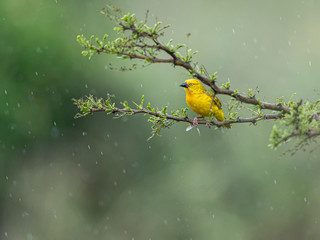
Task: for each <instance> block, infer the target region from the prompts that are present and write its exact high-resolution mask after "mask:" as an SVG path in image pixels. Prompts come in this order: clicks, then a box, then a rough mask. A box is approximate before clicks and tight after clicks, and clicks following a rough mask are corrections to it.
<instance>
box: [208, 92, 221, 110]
mask: <svg viewBox="0 0 320 240" xmlns="http://www.w3.org/2000/svg"><path fill="white" fill-rule="evenodd" d="M205 93H206V95H208V96H210V97H211V98H212V97H213V93H212V92H211V91H210V90H206V92H205ZM213 103H214V104H216V105H217V106H218V107H220V108H221V106H222V104H221V102H220V100H219V99H218V98H217V97H216V96H215V97H214V99H213Z"/></svg>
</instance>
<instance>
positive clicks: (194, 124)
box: [192, 117, 198, 127]
mask: <svg viewBox="0 0 320 240" xmlns="http://www.w3.org/2000/svg"><path fill="white" fill-rule="evenodd" d="M192 126H193V127H198V118H197V117H195V118H194V119H193V121H192Z"/></svg>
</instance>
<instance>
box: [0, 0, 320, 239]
mask: <svg viewBox="0 0 320 240" xmlns="http://www.w3.org/2000/svg"><path fill="white" fill-rule="evenodd" d="M106 4H112V5H116V6H118V7H120V8H121V9H122V10H123V12H125V13H126V12H134V13H136V15H137V17H138V18H140V19H144V16H145V12H146V11H147V10H148V9H149V10H150V14H149V19H150V23H152V22H153V21H154V19H156V18H158V19H159V20H161V21H163V22H164V24H168V23H170V24H172V27H171V28H170V29H169V30H168V32H167V35H166V38H165V39H169V38H173V39H174V41H175V43H182V42H187V43H188V46H189V47H190V48H192V49H193V50H199V54H197V55H196V57H195V61H197V62H199V64H204V65H205V66H206V68H207V70H208V71H209V72H210V73H213V72H215V71H218V73H219V75H218V84H219V85H220V84H222V83H224V82H226V81H228V79H229V80H230V81H231V85H232V87H233V88H238V89H239V91H240V92H246V91H247V90H248V88H252V89H254V90H255V91H256V92H257V91H259V93H258V94H259V97H261V98H262V99H264V100H267V101H275V99H276V98H277V97H281V96H284V97H285V100H288V99H289V97H290V96H291V94H292V93H294V92H296V93H297V97H296V99H300V98H301V99H305V100H311V101H312V100H315V99H317V98H319V74H320V67H319V64H320V57H319V56H320V45H319V39H320V15H319V12H320V3H319V2H318V1H313V0H305V1H301V0H299V1H289V0H284V1H276V0H271V1H254V0H246V1H236V0H233V1H221V0H220V1H218V0H214V1H209V0H200V1H189V0H188V1H182V0H177V1H169V0H162V1H158V0H148V1H147V0H136V1H129V0H126V1H124V0H123V1H116V0H114V1H102V0H95V1H94V0H92V1H75V0H73V1H72V0H71V1H64V0H49V1H48V0H33V1H19V0H16V1H12V0H2V1H0V29H1V31H0V56H1V60H0V61H1V63H0V171H1V175H0V176H1V178H0V190H1V191H0V239H15V240H16V239H27V240H30V239H47V240H50V239H128V240H138V239H146V240H149V239H152V240H157V239H167V240H170V239H187V240H190V239H192V240H195V239H201V240H203V239H204V240H206V239H232V240H236V239H246V240H248V239H282V240H283V239H291V240H292V239H320V227H319V221H320V215H319V213H320V187H319V182H320V174H319V170H320V161H319V160H320V159H319V148H318V147H317V145H313V146H311V147H310V148H308V150H307V151H306V152H303V151H300V152H298V153H297V154H295V155H294V156H291V155H290V154H285V155H284V154H283V153H285V152H286V150H288V149H290V148H292V147H293V143H289V144H288V146H284V147H281V148H280V150H278V151H273V150H270V149H269V148H268V147H267V145H268V138H269V133H270V131H271V128H272V125H273V122H259V123H258V125H257V126H249V125H245V124H241V125H240V124H238V125H234V126H233V128H232V130H230V131H229V130H223V129H221V130H214V129H210V130H209V129H207V128H205V127H201V128H200V130H201V136H199V135H198V133H197V132H196V131H195V130H194V131H190V132H186V131H185V128H186V127H187V125H186V124H184V123H178V124H175V125H174V126H173V127H172V128H171V129H169V130H164V131H163V132H162V136H161V137H155V138H154V139H152V140H151V141H146V139H148V137H149V136H150V132H151V130H150V124H149V123H147V121H146V120H147V117H146V116H133V117H130V118H124V119H120V120H115V119H112V117H111V116H110V115H106V114H103V113H98V114H94V115H92V116H88V117H86V118H81V119H76V120H75V119H74V115H75V113H76V111H77V109H76V107H75V106H74V105H73V104H72V101H71V99H72V98H80V97H83V96H85V95H89V94H94V95H95V96H97V97H105V96H106V94H107V93H108V92H109V93H113V94H115V95H116V99H117V101H120V100H124V99H125V100H128V101H129V102H132V101H136V102H138V101H139V99H140V97H141V95H142V94H144V95H145V99H146V101H150V102H151V103H152V105H153V106H155V107H161V106H164V105H168V106H169V108H170V109H171V110H174V109H180V108H182V107H186V103H185V100H184V98H185V92H184V91H183V89H181V88H180V87H178V85H179V84H180V83H182V82H183V81H184V80H185V79H186V75H185V74H186V73H185V71H183V70H182V69H179V68H172V67H171V66H169V65H165V64H163V65H161V64H159V65H154V66H150V67H147V68H139V69H138V70H136V71H131V72H120V71H114V70H110V67H109V64H110V63H111V64H112V65H114V66H120V65H121V64H123V62H121V61H119V60H117V59H116V58H115V57H113V56H104V55H99V56H95V57H93V59H92V60H90V61H89V60H88V59H87V58H85V57H83V56H82V55H81V54H80V52H81V51H82V49H81V47H80V46H79V45H78V44H77V42H76V36H77V35H78V34H85V35H86V36H90V35H91V34H94V35H96V36H103V34H104V33H109V34H110V33H112V29H113V27H114V26H113V25H112V23H110V22H109V21H108V19H107V18H106V17H105V16H103V15H101V14H99V13H98V10H100V9H101V8H103V7H105V5H106ZM188 33H191V37H189V38H187V34H188ZM111 36H114V35H113V34H111ZM132 63H134V62H132ZM125 64H128V63H125ZM129 64H131V63H130V62H129ZM221 99H222V101H223V102H224V103H225V105H227V104H228V102H229V99H228V98H227V97H225V96H221ZM189 116H190V117H194V116H195V115H194V114H193V113H191V111H190V112H189Z"/></svg>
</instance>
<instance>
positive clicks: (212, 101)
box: [180, 79, 231, 128]
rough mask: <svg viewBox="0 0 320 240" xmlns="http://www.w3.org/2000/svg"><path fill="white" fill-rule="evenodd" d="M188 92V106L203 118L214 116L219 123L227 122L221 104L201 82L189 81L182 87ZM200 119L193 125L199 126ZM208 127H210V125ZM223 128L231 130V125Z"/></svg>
mask: <svg viewBox="0 0 320 240" xmlns="http://www.w3.org/2000/svg"><path fill="white" fill-rule="evenodd" d="M180 87H184V89H185V90H186V102H187V104H188V106H189V107H190V108H191V109H192V111H194V112H195V113H197V114H199V115H200V116H201V118H204V117H208V116H214V117H215V119H217V121H219V122H223V121H225V120H226V118H225V117H224V114H223V111H222V109H221V102H220V101H219V99H218V98H217V97H216V96H214V95H213V94H212V93H210V91H209V90H206V89H205V88H204V87H203V86H202V84H201V83H200V81H199V80H197V79H188V80H186V81H185V82H184V83H182V84H181V85H180ZM198 118H200V117H196V118H195V119H194V120H193V125H194V126H197V125H198ZM208 126H210V125H209V124H208ZM223 127H227V128H231V124H228V125H223Z"/></svg>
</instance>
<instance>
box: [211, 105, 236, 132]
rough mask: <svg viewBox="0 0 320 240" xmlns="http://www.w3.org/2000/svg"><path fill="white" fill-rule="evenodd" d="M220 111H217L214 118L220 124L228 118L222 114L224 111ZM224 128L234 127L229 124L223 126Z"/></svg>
mask: <svg viewBox="0 0 320 240" xmlns="http://www.w3.org/2000/svg"><path fill="white" fill-rule="evenodd" d="M219 110H220V111H216V112H215V114H214V117H215V118H216V119H217V121H219V122H224V121H226V118H225V116H224V114H223V112H222V109H219ZM222 127H223V128H232V125H231V123H228V124H224V125H222Z"/></svg>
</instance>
